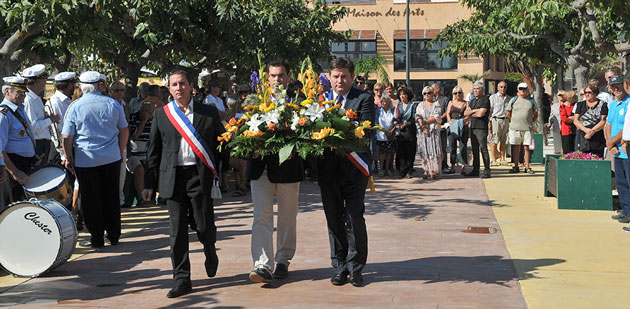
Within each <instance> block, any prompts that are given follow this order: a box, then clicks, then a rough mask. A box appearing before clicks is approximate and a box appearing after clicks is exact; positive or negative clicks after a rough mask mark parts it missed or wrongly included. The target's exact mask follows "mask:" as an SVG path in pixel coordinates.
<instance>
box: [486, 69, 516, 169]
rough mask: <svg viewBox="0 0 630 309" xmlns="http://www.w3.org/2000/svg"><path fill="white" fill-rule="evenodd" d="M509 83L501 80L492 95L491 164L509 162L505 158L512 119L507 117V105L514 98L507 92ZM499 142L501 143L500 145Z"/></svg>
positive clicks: (490, 124)
mask: <svg viewBox="0 0 630 309" xmlns="http://www.w3.org/2000/svg"><path fill="white" fill-rule="evenodd" d="M506 91H507V83H506V82H504V81H501V82H499V84H498V85H497V93H495V94H493V95H491V96H490V112H489V113H490V116H491V117H492V118H491V120H490V121H491V123H489V124H488V130H490V134H491V135H492V139H491V140H490V143H492V144H491V146H490V147H491V151H492V153H491V154H490V158H491V163H490V164H493V163H494V164H496V165H499V164H507V161H506V160H505V148H506V144H507V136H508V128H509V127H510V121H509V120H508V119H507V115H506V112H505V110H506V107H507V106H508V102H509V101H510V99H511V98H512V97H511V96H509V95H508V94H507V93H506ZM499 144H501V145H500V146H499ZM499 160H500V161H499Z"/></svg>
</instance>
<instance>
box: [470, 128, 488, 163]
mask: <svg viewBox="0 0 630 309" xmlns="http://www.w3.org/2000/svg"><path fill="white" fill-rule="evenodd" d="M470 137H471V140H470V146H471V147H472V152H473V170H472V172H473V173H475V172H477V173H478V172H479V169H480V168H481V164H480V162H479V150H481V157H482V158H483V168H484V170H485V171H486V172H490V153H488V130H487V129H470Z"/></svg>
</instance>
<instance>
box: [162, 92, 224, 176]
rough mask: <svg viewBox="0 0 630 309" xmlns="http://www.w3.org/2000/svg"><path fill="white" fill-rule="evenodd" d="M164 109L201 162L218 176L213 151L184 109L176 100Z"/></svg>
mask: <svg viewBox="0 0 630 309" xmlns="http://www.w3.org/2000/svg"><path fill="white" fill-rule="evenodd" d="M164 111H165V112H166V117H168V120H169V121H170V122H171V123H172V124H173V126H174V127H175V129H177V132H179V134H181V136H182V137H183V138H184V140H185V141H186V143H187V144H188V146H190V148H192V150H193V151H194V152H195V154H196V155H197V157H199V160H201V162H203V164H204V165H205V166H207V167H208V168H209V169H210V170H211V171H212V173H214V175H215V177H216V175H217V172H216V170H215V168H214V157H213V156H212V152H211V151H210V148H209V147H208V145H207V144H206V142H205V141H204V140H203V139H202V138H201V135H199V133H198V132H197V130H195V127H193V125H192V123H190V120H188V117H186V115H184V113H183V112H182V110H181V109H179V107H178V106H177V104H176V103H175V101H171V103H169V104H166V105H165V106H164Z"/></svg>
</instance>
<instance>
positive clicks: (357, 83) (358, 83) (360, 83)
mask: <svg viewBox="0 0 630 309" xmlns="http://www.w3.org/2000/svg"><path fill="white" fill-rule="evenodd" d="M354 84H355V85H363V82H355V83H354Z"/></svg>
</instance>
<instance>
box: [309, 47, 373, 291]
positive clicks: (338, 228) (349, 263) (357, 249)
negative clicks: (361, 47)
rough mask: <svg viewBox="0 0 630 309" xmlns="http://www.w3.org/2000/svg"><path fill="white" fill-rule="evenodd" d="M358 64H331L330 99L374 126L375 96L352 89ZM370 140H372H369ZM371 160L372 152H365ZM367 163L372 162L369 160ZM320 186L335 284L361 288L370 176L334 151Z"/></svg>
mask: <svg viewBox="0 0 630 309" xmlns="http://www.w3.org/2000/svg"><path fill="white" fill-rule="evenodd" d="M353 80H354V64H353V63H352V61H349V60H346V59H342V58H337V59H334V60H332V61H331V63H330V81H331V84H332V88H333V92H332V97H331V98H330V99H333V100H335V102H338V103H340V104H342V106H343V108H344V109H345V110H349V109H352V110H353V111H355V112H356V114H357V116H358V120H359V121H360V122H363V121H365V120H369V121H371V122H372V123H374V118H375V114H374V96H373V95H372V94H370V93H368V92H365V91H362V90H359V89H358V88H354V87H352V81H353ZM368 140H369V137H368ZM364 154H366V155H367V156H368V157H369V149H368V147H367V146H366V148H365V152H364ZM367 162H371V159H368V161H367ZM317 169H318V173H317V174H318V176H317V177H318V179H317V180H318V183H319V186H320V190H321V195H322V203H323V204H324V212H325V214H326V221H327V222H328V234H329V237H330V251H331V258H332V266H333V267H334V268H335V275H334V276H333V277H332V279H331V282H332V284H334V285H343V284H345V283H346V282H347V280H348V276H350V282H351V283H352V285H353V286H361V285H362V284H363V277H362V276H361V270H362V269H363V267H364V266H365V263H366V261H367V250H368V244H367V230H366V227H365V219H364V218H363V213H364V212H365V205H364V203H363V202H364V200H365V189H366V188H367V184H368V176H365V175H364V174H363V173H361V171H360V170H359V169H358V168H357V167H356V166H355V165H354V164H352V162H350V160H349V159H348V158H346V157H345V156H338V155H336V154H335V153H334V152H333V151H332V150H327V151H325V152H324V156H323V158H320V159H319V161H318V162H317Z"/></svg>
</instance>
